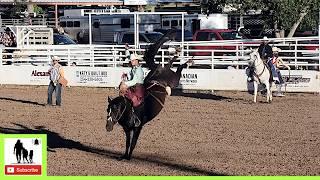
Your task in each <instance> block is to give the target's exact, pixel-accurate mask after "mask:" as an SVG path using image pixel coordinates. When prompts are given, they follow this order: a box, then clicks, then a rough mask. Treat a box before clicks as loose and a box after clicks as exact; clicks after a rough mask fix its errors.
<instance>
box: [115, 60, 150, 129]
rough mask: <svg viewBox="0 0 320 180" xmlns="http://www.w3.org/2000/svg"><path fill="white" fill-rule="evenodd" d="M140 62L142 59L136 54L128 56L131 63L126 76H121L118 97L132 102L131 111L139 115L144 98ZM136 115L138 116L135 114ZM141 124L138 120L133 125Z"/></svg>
mask: <svg viewBox="0 0 320 180" xmlns="http://www.w3.org/2000/svg"><path fill="white" fill-rule="evenodd" d="M140 60H142V58H141V57H140V56H138V55H137V54H131V55H130V63H131V66H132V68H131V71H130V73H129V75H128V74H126V73H124V74H122V77H121V78H122V81H121V83H120V86H119V89H120V92H119V95H120V96H125V97H127V98H128V99H130V100H131V101H132V107H133V109H132V111H139V112H135V113H141V112H140V109H142V108H138V107H139V106H140V105H141V103H142V102H143V98H144V87H143V80H144V72H143V70H142V67H141V65H140V62H139V61H140ZM137 115H138V114H137ZM140 123H141V121H140V119H139V118H136V119H135V125H136V126H139V125H140Z"/></svg>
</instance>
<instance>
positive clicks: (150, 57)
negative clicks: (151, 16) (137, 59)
mask: <svg viewBox="0 0 320 180" xmlns="http://www.w3.org/2000/svg"><path fill="white" fill-rule="evenodd" d="M175 33H176V30H172V29H170V30H169V31H168V32H167V33H166V34H164V35H163V36H162V37H161V38H160V39H159V40H158V41H156V42H155V43H154V44H152V45H150V46H149V48H148V49H147V50H146V52H145V55H144V57H143V59H144V61H145V62H146V65H147V67H148V68H149V69H150V70H154V69H155V68H156V64H155V63H154V57H155V56H156V54H157V53H158V50H159V48H160V47H161V46H162V45H163V44H164V43H165V42H167V41H168V40H170V39H172V38H173V37H174V35H175Z"/></svg>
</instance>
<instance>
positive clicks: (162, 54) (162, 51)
mask: <svg viewBox="0 0 320 180" xmlns="http://www.w3.org/2000/svg"><path fill="white" fill-rule="evenodd" d="M161 56H162V57H161V66H162V67H164V50H161Z"/></svg>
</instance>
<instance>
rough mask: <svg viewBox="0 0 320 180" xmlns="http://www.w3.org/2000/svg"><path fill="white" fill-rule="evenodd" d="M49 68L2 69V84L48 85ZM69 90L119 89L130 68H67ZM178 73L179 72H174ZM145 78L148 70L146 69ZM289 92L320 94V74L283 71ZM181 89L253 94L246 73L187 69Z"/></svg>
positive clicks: (0, 75) (11, 67)
mask: <svg viewBox="0 0 320 180" xmlns="http://www.w3.org/2000/svg"><path fill="white" fill-rule="evenodd" d="M49 68H50V67H49V66H47V67H45V66H23V67H22V66H21V67H19V66H7V67H5V68H0V83H1V84H17V85H48V84H49V73H48V70H49ZM63 68H64V71H65V77H66V79H67V80H68V82H69V84H68V85H69V86H88V87H118V86H119V84H120V82H121V75H122V74H124V73H127V74H128V73H129V72H130V68H128V67H67V66H63ZM173 70H174V71H175V69H173ZM144 72H145V76H146V75H147V74H148V70H147V69H144ZM281 73H282V76H283V79H284V81H285V82H286V84H285V85H286V91H288V92H319V91H320V78H319V76H320V75H319V72H318V71H305V70H291V71H290V72H289V71H287V70H283V71H281ZM178 88H182V89H196V90H238V91H246V90H248V89H249V90H252V88H253V86H252V83H251V84H250V83H248V82H247V74H246V71H245V70H244V69H213V70H212V69H184V70H183V71H182V74H181V79H180V84H179V86H178Z"/></svg>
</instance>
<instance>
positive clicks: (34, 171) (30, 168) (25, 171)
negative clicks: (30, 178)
mask: <svg viewBox="0 0 320 180" xmlns="http://www.w3.org/2000/svg"><path fill="white" fill-rule="evenodd" d="M5 175H41V165H5Z"/></svg>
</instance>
